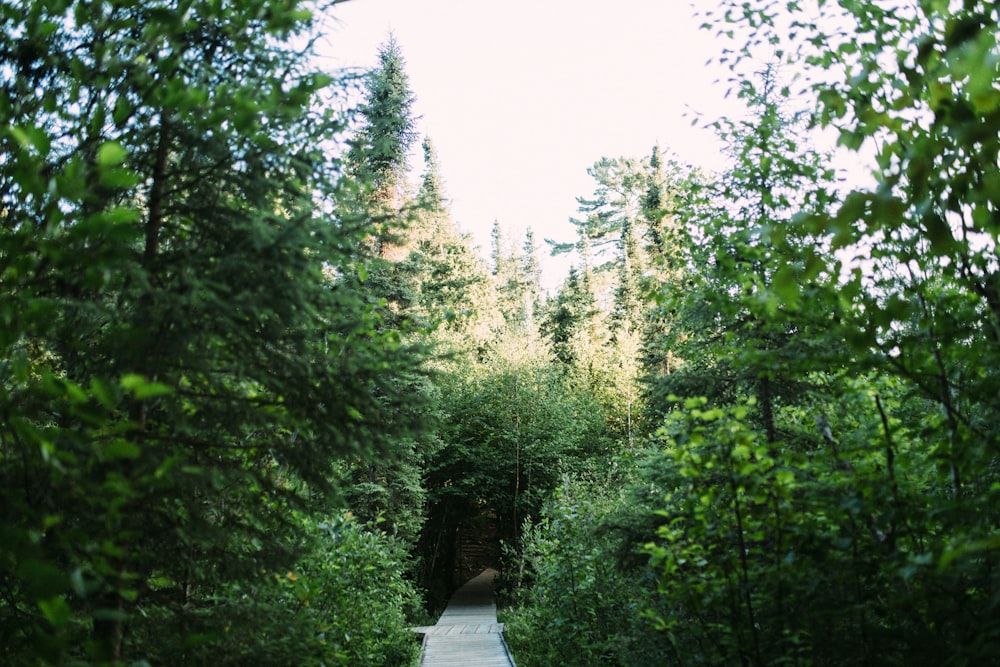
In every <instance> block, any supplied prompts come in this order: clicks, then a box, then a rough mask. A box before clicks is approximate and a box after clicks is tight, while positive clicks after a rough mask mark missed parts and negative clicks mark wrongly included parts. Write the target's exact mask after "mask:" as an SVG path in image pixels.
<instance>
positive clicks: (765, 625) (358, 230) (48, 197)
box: [0, 0, 1000, 667]
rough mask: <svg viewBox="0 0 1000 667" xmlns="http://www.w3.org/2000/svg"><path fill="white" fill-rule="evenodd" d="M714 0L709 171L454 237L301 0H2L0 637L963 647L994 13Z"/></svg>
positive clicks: (654, 151) (814, 654)
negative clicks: (454, 615) (483, 252)
mask: <svg viewBox="0 0 1000 667" xmlns="http://www.w3.org/2000/svg"><path fill="white" fill-rule="evenodd" d="M718 4H719V8H718V9H714V10H713V11H711V12H705V14H704V16H703V18H704V21H705V24H706V28H707V29H709V30H713V31H716V32H717V33H718V34H719V36H720V52H719V58H720V60H722V61H723V62H724V63H726V64H727V65H728V66H729V67H730V68H731V71H732V75H733V78H732V82H731V88H732V94H733V96H735V97H736V98H737V99H739V100H740V101H741V102H742V103H743V104H744V107H745V113H744V115H742V116H739V117H724V118H719V119H713V120H712V121H710V123H711V126H712V127H713V128H714V129H715V130H716V132H717V134H718V137H719V140H720V141H721V142H722V144H723V145H724V146H725V150H726V156H727V159H728V166H727V167H726V168H725V169H723V170H720V171H718V172H713V173H709V172H706V171H704V170H701V169H698V168H696V167H694V166H691V165H688V164H684V163H683V162H682V161H680V160H679V159H678V158H677V157H676V156H675V155H673V154H672V153H671V152H670V150H669V144H668V143H667V144H663V145H656V144H655V143H654V142H653V141H651V142H650V147H649V151H648V152H647V153H646V154H645V155H639V156H594V162H593V164H592V165H591V166H590V167H589V168H587V167H586V165H581V170H584V169H586V171H587V174H588V175H589V176H590V178H591V180H592V183H591V185H592V191H590V192H586V193H581V194H580V197H579V199H578V203H579V210H578V215H577V216H576V217H574V218H573V220H572V223H573V230H574V232H575V236H574V238H561V239H544V238H539V237H536V233H537V232H538V230H537V229H536V230H534V231H532V230H527V231H526V232H525V233H523V234H521V233H518V235H517V236H516V237H512V236H511V235H510V232H509V229H508V228H507V227H506V226H505V225H504V224H501V223H500V222H496V223H495V224H494V233H493V238H492V244H491V247H490V248H489V251H488V257H480V256H479V255H478V254H477V252H476V250H475V249H473V247H472V244H471V242H470V239H469V237H468V236H467V235H466V234H463V233H462V232H461V231H460V230H459V228H458V226H457V225H456V223H455V221H454V220H453V219H452V216H451V212H450V210H449V206H448V199H447V197H448V195H447V192H446V190H447V185H446V184H445V183H444V182H443V179H442V177H441V173H440V164H439V159H438V156H437V153H436V151H435V144H434V142H433V139H432V138H430V137H420V136H418V135H417V133H416V131H415V130H414V113H413V108H412V105H413V101H414V99H415V95H417V94H419V91H414V90H412V89H411V87H410V81H409V78H408V76H407V72H406V60H405V58H404V54H403V52H402V50H401V48H400V46H399V45H398V44H397V43H396V42H395V40H394V39H393V38H392V37H391V36H390V37H389V38H388V39H387V40H386V42H385V43H384V44H383V46H382V49H381V50H380V52H379V65H378V66H377V67H376V68H375V69H374V70H373V71H371V72H369V73H367V74H366V75H365V76H364V77H363V78H362V79H361V80H360V81H361V85H360V87H358V88H355V87H354V86H355V84H356V83H357V81H356V80H355V78H354V77H351V76H343V77H342V76H341V75H339V74H336V73H334V74H331V73H328V72H324V71H323V70H322V69H320V68H319V67H318V65H317V63H319V62H322V61H321V60H318V59H317V58H315V57H314V56H315V54H313V53H312V52H311V48H312V45H313V44H315V39H316V38H318V37H319V36H320V29H321V28H322V26H323V23H322V18H323V16H324V13H323V12H325V11H330V12H334V13H335V9H336V7H335V5H336V3H332V5H331V6H330V7H325V6H317V5H313V4H307V3H300V2H297V1H295V0H291V1H287V2H275V1H274V0H225V1H223V2H216V1H207V0H185V1H184V2H180V3H176V2H166V3H161V4H157V5H155V6H152V5H149V4H148V3H139V2H132V1H130V0H115V1H113V2H71V1H69V0H44V1H36V2H31V3H24V2H21V1H20V0H0V8H2V14H0V16H2V20H3V21H4V30H3V32H2V34H0V50H2V53H3V58H2V59H0V63H2V64H0V82H2V85H3V87H4V92H5V95H4V96H3V98H2V100H0V119H2V121H3V122H2V125H0V144H2V146H3V151H2V154H0V323H2V326H0V499H2V502H0V662H2V663H3V664H9V665H16V666H20V665H25V666H27V665H44V664H52V665H56V664H60V665H61V664H81V665H82V664H93V665H137V666H138V665H158V664H169V665H209V664H211V665H215V666H221V665H250V664H252V665H317V666H318V665H411V666H412V665H416V664H418V662H419V660H420V655H421V644H420V642H418V641H416V638H415V634H414V632H413V631H412V629H411V628H415V627H416V628H419V629H423V631H424V632H423V634H425V635H426V637H427V642H426V645H425V648H426V649H427V650H426V651H425V657H426V659H428V660H429V659H430V656H431V653H433V652H434V651H431V650H430V649H431V646H432V644H436V643H437V639H435V638H436V637H438V635H439V634H440V635H442V636H450V635H449V633H452V634H455V633H454V632H453V630H454V628H456V627H461V628H463V631H461V632H458V633H457V634H459V635H461V636H462V637H463V638H466V635H468V637H472V638H473V639H469V641H470V642H492V643H493V644H497V645H503V646H504V653H503V655H504V656H507V655H508V653H507V647H506V645H505V644H504V639H503V637H506V641H507V642H508V643H509V649H510V654H511V655H512V656H513V658H510V660H516V661H517V664H518V665H520V666H521V667H531V666H533V665H534V666H546V665H569V664H585V665H650V664H657V665H684V666H690V665H706V666H708V665H712V666H716V665H771V664H778V663H785V664H793V665H844V666H848V665H850V666H854V665H917V664H924V665H979V664H989V663H990V662H991V661H992V660H993V659H994V656H995V655H996V654H997V651H998V650H1000V626H998V621H997V619H998V618H1000V614H998V613H997V612H998V607H1000V589H998V584H1000V580H998V575H997V572H1000V568H998V567H997V565H998V563H997V558H998V552H1000V537H998V532H997V531H998V524H997V517H998V516H1000V495H998V489H1000V478H998V470H1000V468H998V465H997V464H998V453H1000V422H998V420H997V414H998V408H1000V405H998V401H1000V399H998V397H1000V374H998V371H997V370H996V369H998V368H1000V291H998V290H1000V279H998V272H1000V251H998V240H1000V238H998V237H1000V213H998V210H1000V209H998V206H1000V163H998V155H1000V83H998V82H1000V55H998V54H1000V46H998V43H997V34H998V30H997V26H998V23H1000V10H998V9H997V8H996V7H994V6H993V5H992V4H990V3H985V2H979V1H976V0H969V1H967V2H936V1H927V2H923V1H921V2H917V3H879V2H858V1H850V2H848V1H847V0H842V1H840V2H832V1H828V2H824V1H822V0H814V1H813V2H779V3H753V2H750V3H742V2H729V1H728V0H720V2H719V3H718ZM890 5H891V6H890ZM721 38H724V41H722V39H721ZM761 63H765V64H764V65H763V66H762V65H761ZM353 90H356V91H357V93H358V95H359V96H360V97H359V99H358V100H357V103H356V104H351V105H348V104H346V101H347V100H349V99H351V98H350V96H351V94H352V93H351V91H353ZM342 102H345V103H344V104H342ZM348 106H350V107H351V110H350V111H341V110H340V109H342V108H345V107H348ZM830 136H833V137H834V138H835V140H836V144H837V145H836V146H834V147H833V148H832V149H831V150H824V149H821V148H819V146H821V145H822V143H821V141H822V140H823V139H824V138H829V137H830ZM417 147H419V148H420V149H421V150H420V151H415V150H414V149H416V148H417ZM845 152H846V153H848V154H852V155H854V154H856V155H859V156H861V157H866V156H869V155H870V156H872V160H871V166H872V173H871V175H870V178H869V177H867V176H866V179H867V180H864V181H862V182H860V183H859V182H857V181H850V182H849V181H847V180H845V175H844V174H843V173H841V172H839V171H838V170H837V169H836V167H835V165H836V164H838V161H837V159H835V155H834V153H838V154H842V153H845ZM414 155H422V158H423V159H422V161H421V164H419V165H412V164H410V160H411V157H412V156H414ZM530 158H531V156H525V159H530ZM542 224H544V221H542ZM549 252H551V253H555V254H563V255H567V256H569V257H571V258H572V262H573V266H572V268H571V269H570V270H569V272H568V274H567V276H566V277H565V280H564V281H563V282H562V284H561V286H560V287H559V288H558V289H556V290H554V291H552V292H551V293H547V292H546V291H545V290H544V289H543V288H542V285H541V280H540V266H541V262H543V261H544V256H545V255H546V254H547V253H549ZM484 568H490V569H489V570H488V572H489V577H488V578H489V584H490V585H491V587H492V590H493V591H494V592H495V595H496V601H497V603H498V604H499V610H500V611H499V613H500V618H499V619H497V618H495V617H492V618H491V619H490V621H489V623H472V622H471V621H468V620H466V621H463V622H461V623H454V622H448V623H446V622H445V621H447V620H448V618H449V616H448V614H449V611H448V609H451V607H448V606H447V603H448V601H449V600H452V602H453V603H454V602H455V598H454V597H453V596H454V595H455V594H456V590H458V591H460V592H459V593H458V596H459V598H461V597H462V596H463V595H464V594H465V593H464V592H462V591H465V592H468V589H459V586H460V585H461V584H463V583H465V582H466V581H467V580H468V579H469V578H470V577H474V576H475V575H477V574H478V573H480V572H482V571H483V570H484ZM494 568H495V572H496V576H495V578H494V576H493V572H494ZM474 581H475V582H478V583H476V584H475V585H474V586H473V588H476V586H479V584H483V582H484V581H485V580H484V579H482V578H479V579H475V580H474ZM483 590H485V588H484V589H483ZM472 595H473V597H476V595H475V594H472ZM484 599H485V598H484ZM489 604H492V603H491V602H487V605H486V606H489ZM491 609H492V612H495V611H496V607H493V608H491ZM442 612H444V614H445V615H444V616H442V617H441V622H440V623H439V624H438V626H440V627H441V628H443V627H447V628H449V630H448V631H440V632H439V631H432V630H429V628H432V627H435V626H434V625H433V624H434V621H435V619H437V618H438V617H439V615H440V614H441V613H442ZM501 623H502V627H503V630H504V635H503V637H501V635H500V634H499V633H497V632H494V631H493V630H499V629H500V627H501ZM466 626H475V627H476V628H477V630H476V631H469V632H465V629H467V627H466ZM480 627H485V628H486V629H487V630H488V631H487V632H482V633H480V632H479V631H478V628H480ZM480 635H483V636H484V637H486V638H487V639H483V638H482V637H480ZM435 650H436V649H435ZM504 659H508V658H504ZM427 664H431V663H430V662H428V663H427Z"/></svg>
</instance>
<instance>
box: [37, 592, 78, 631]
mask: <svg viewBox="0 0 1000 667" xmlns="http://www.w3.org/2000/svg"><path fill="white" fill-rule="evenodd" d="M38 608H39V609H40V610H41V611H42V616H44V617H45V620H47V621H48V622H49V623H51V624H52V627H54V628H61V627H62V626H64V625H66V624H67V623H69V622H70V620H71V619H72V618H73V612H72V610H71V609H70V608H69V605H68V604H66V600H65V599H64V598H63V597H62V596H61V595H60V596H57V597H54V598H49V599H48V600H39V601H38Z"/></svg>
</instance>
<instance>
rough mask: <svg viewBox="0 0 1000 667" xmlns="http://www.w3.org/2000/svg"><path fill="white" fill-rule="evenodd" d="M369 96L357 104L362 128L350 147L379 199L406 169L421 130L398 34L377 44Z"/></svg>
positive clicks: (351, 155)
mask: <svg viewBox="0 0 1000 667" xmlns="http://www.w3.org/2000/svg"><path fill="white" fill-rule="evenodd" d="M365 90H366V96H365V101H364V104H362V106H361V108H360V109H359V112H360V115H361V127H360V129H359V130H358V133H357V135H356V136H355V138H354V140H353V142H352V144H351V149H350V152H349V156H348V157H349V161H350V162H351V166H352V169H353V170H354V172H355V174H356V175H357V176H358V177H360V178H361V179H362V180H363V181H364V182H367V183H369V184H370V186H371V188H372V190H373V192H374V196H375V199H376V200H391V199H392V198H393V197H394V196H395V195H396V194H398V193H396V192H395V190H396V188H398V186H400V185H401V184H402V182H403V181H404V179H405V177H406V172H407V169H408V155H409V151H410V148H411V146H412V145H413V142H414V141H415V140H416V137H417V134H416V132H415V131H414V129H413V124H414V117H413V109H412V107H413V102H414V101H415V99H416V96H415V95H414V94H413V92H412V91H411V90H410V80H409V76H407V74H406V61H405V59H404V58H403V54H402V51H401V50H400V47H399V44H398V43H397V42H396V38H395V37H394V36H393V35H391V34H390V35H389V38H388V39H387V40H386V42H385V43H384V44H382V46H381V47H380V48H379V62H378V66H377V67H376V68H375V69H374V70H372V71H371V72H370V73H369V75H368V78H367V79H366V81H365Z"/></svg>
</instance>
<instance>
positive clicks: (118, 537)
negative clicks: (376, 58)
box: [0, 0, 423, 665]
mask: <svg viewBox="0 0 1000 667" xmlns="http://www.w3.org/2000/svg"><path fill="white" fill-rule="evenodd" d="M0 6H2V15H3V16H4V21H5V22H6V24H5V25H6V26H7V27H6V28H5V29H4V30H3V31H2V34H0V53H2V54H3V56H2V58H3V62H4V63H5V65H4V66H3V67H2V68H0V85H2V86H3V88H4V95H3V98H4V102H2V103H0V115H2V129H0V142H2V144H3V152H4V154H5V155H8V156H12V157H11V158H10V159H4V160H0V201H2V206H0V208H2V210H3V213H2V214H0V223H2V224H0V237H2V238H0V248H2V250H0V276H2V277H0V293H2V297H0V312H2V313H3V314H2V319H3V321H4V322H5V323H6V324H5V325H4V326H3V327H0V329H2V331H0V359H3V362H2V364H0V366H2V368H3V371H2V379H0V387H2V390H0V415H2V417H0V489H2V490H0V494H2V498H0V588H2V589H3V590H4V595H3V596H2V599H0V661H2V662H4V663H5V664H12V665H18V664H39V663H40V662H48V663H52V664H66V663H70V662H72V663H82V662H86V661H90V662H94V663H99V664H124V663H125V662H129V663H132V662H136V663H140V662H144V661H147V660H148V661H150V662H164V661H167V660H169V661H172V662H177V661H180V662H184V661H190V662H192V663H197V664H208V663H210V662H213V661H218V660H219V659H221V657H222V656H228V655H238V651H239V650H242V649H237V648H236V646H237V644H238V643H239V642H240V641H242V640H241V639H240V638H239V637H237V636H236V635H235V634H227V628H229V627H232V626H234V625H238V626H240V628H241V629H245V630H247V632H248V634H250V635H256V636H266V635H268V633H271V632H272V631H274V628H275V627H278V626H282V625H287V626H297V627H301V628H302V632H303V635H302V636H303V637H305V636H310V635H311V638H310V639H309V641H303V642H294V643H293V644H294V646H284V649H285V651H284V656H283V657H282V658H280V659H278V658H273V655H274V654H273V653H270V652H264V653H262V654H261V655H260V656H259V659H260V660H261V661H262V662H268V661H273V662H284V663H285V664H287V662H288V661H292V662H299V663H302V662H307V661H309V660H315V659H322V658H321V657H320V656H323V655H327V654H325V653H324V651H333V650H334V649H333V648H330V647H328V648H323V647H322V646H320V644H319V642H316V641H315V637H316V636H318V627H319V626H318V621H317V620H316V619H315V617H312V618H311V620H309V621H308V622H307V620H306V616H305V615H303V616H296V617H295V618H294V619H293V618H292V616H293V615H295V614H297V613H298V611H297V610H299V609H301V607H296V606H293V605H291V604H289V603H288V600H287V599H283V600H282V602H281V603H280V604H275V605H274V606H272V607H270V608H268V609H267V610H266V613H258V614H251V613H247V615H246V616H242V615H241V614H242V613H243V612H244V611H245V610H247V609H248V606H247V605H248V604H250V603H248V602H247V597H246V596H247V593H246V591H248V590H256V591H260V594H261V598H260V599H261V600H263V599H264V598H269V596H270V595H271V594H272V593H273V594H275V595H276V596H279V591H280V589H278V588H277V586H278V584H277V582H276V581H275V579H274V577H273V573H274V572H276V571H278V572H287V571H289V569H290V568H291V567H292V566H293V565H294V564H295V562H296V560H297V559H298V557H299V553H298V551H299V549H300V547H302V545H303V544H305V542H306V541H307V538H306V535H305V531H304V530H303V527H302V526H303V524H304V523H308V522H310V521H315V517H316V516H317V515H320V516H321V515H322V514H324V513H326V512H332V511H336V505H335V504H334V503H333V501H332V496H331V492H333V491H334V490H335V484H334V480H335V478H336V473H337V468H338V466H339V461H341V460H342V459H343V458H344V457H346V456H356V457H362V458H365V459H370V458H375V457H376V456H386V457H391V456H394V452H393V451H392V448H391V446H389V443H391V442H393V441H396V440H398V439H403V438H406V437H408V436H409V435H411V434H414V433H419V432H421V430H422V426H421V424H422V422H423V416H422V414H421V412H422V411H421V409H420V406H419V400H420V399H419V397H414V396H409V395H406V394H408V392H407V387H406V386H405V385H404V383H402V382H400V381H399V379H400V378H402V377H405V376H407V375H408V374H412V373H416V372H417V371H418V370H419V366H420V359H421V357H420V356H419V354H417V353H416V352H415V351H414V350H412V349H410V347H409V346H408V345H405V344H403V343H402V342H401V341H400V340H399V339H398V337H394V336H391V335H386V333H385V332H384V331H383V330H382V329H381V328H380V327H379V326H378V322H377V319H376V317H375V315H374V313H373V312H372V310H371V308H370V307H369V305H368V303H367V301H366V300H365V298H364V295H362V294H359V293H358V291H357V290H356V289H354V286H353V285H352V284H350V281H348V280H346V279H345V276H350V275H356V274H358V273H359V272H363V271H364V264H365V262H366V261H367V258H365V257H364V256H362V255H360V254H358V241H359V240H360V238H361V235H362V232H363V229H360V228H359V226H358V225H356V224H355V223H354V222H353V221H352V220H353V219H352V218H351V217H350V216H348V215H344V216H343V217H341V218H340V219H338V220H330V219H328V218H326V217H324V216H323V215H322V214H321V211H320V210H318V209H317V206H316V204H315V202H316V200H317V197H320V198H325V199H326V200H327V201H330V202H338V201H339V197H340V196H341V195H342V194H343V190H341V189H339V188H338V186H337V184H336V183H335V182H334V181H333V175H334V174H336V173H337V172H338V170H339V165H338V164H337V163H336V162H335V161H333V160H331V159H330V157H329V156H327V155H324V154H323V152H322V150H321V148H320V147H321V146H322V145H323V144H324V142H325V141H327V140H328V139H329V138H330V137H332V136H333V135H334V133H336V132H337V131H339V130H340V129H341V127H342V123H341V122H340V119H338V118H337V117H335V116H333V115H331V114H328V113H326V112H323V111H321V110H319V109H318V105H317V95H318V94H319V91H321V90H322V89H323V88H324V87H326V86H328V85H329V84H330V83H332V80H331V79H330V78H329V77H327V76H325V75H323V74H321V73H319V72H316V71H314V70H313V69H312V68H311V65H309V62H310V60H309V58H308V57H307V55H308V54H305V53H302V52H300V51H299V50H297V49H295V48H292V47H291V46H290V44H292V43H294V42H297V41H298V39H299V38H302V37H307V36H308V33H309V30H310V29H311V27H312V26H313V20H314V19H313V17H312V15H311V14H310V13H309V12H308V11H306V10H305V8H304V7H303V6H302V5H301V4H300V3H297V2H291V3H289V2H273V1H271V0H238V1H236V2H231V3H216V2H199V1H195V2H189V3H186V4H185V5H184V7H183V8H182V9H178V8H167V7H163V8H160V7H156V8H150V7H147V6H145V5H143V4H141V3H110V4H109V3H97V4H94V3H90V4H76V5H74V6H73V7H72V11H67V7H68V5H67V3H60V2H54V3H53V2H40V3H23V2H19V1H16V0H7V1H4V2H3V3H2V5H0ZM328 276H335V278H334V279H333V280H331V279H330V278H329V277H328ZM405 406H410V407H412V408H413V411H409V410H408V409H404V407H405ZM279 597H280V596H279ZM269 599H271V598H269ZM255 603H256V601H255ZM303 614H305V612H303ZM327 620H328V619H327ZM327 620H325V621H324V622H327ZM272 623H273V624H274V625H273V626H272V625H271V624H272ZM254 628H256V632H253V629H254ZM243 636H244V635H240V637H243ZM195 656H197V657H195ZM268 656H271V657H268Z"/></svg>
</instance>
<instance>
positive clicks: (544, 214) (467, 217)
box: [324, 0, 734, 288]
mask: <svg viewBox="0 0 1000 667" xmlns="http://www.w3.org/2000/svg"><path fill="white" fill-rule="evenodd" d="M698 4H699V6H703V7H708V6H710V5H712V4H714V3H712V2H709V1H708V0H698ZM693 12H694V10H693V9H692V7H691V6H690V3H689V2H688V1H687V0H614V1H613V2H612V1H610V0H504V1H503V2H483V1H480V0H461V1H459V0H351V1H350V2H347V3H345V4H343V5H339V6H337V7H336V8H335V9H334V14H333V17H334V19H335V21H334V22H333V26H332V29H331V30H329V31H328V34H327V38H328V42H329V45H328V46H327V47H326V48H325V49H324V51H326V52H327V53H328V55H329V57H330V64H331V65H332V66H335V67H337V66H343V67H350V66H360V67H365V68H368V67H372V66H374V65H375V63H376V61H377V53H378V48H379V45H380V44H382V43H383V42H385V40H386V38H387V37H388V35H389V33H390V31H391V32H392V34H393V35H395V38H396V41H397V43H398V44H399V46H400V49H401V51H402V53H403V56H404V58H405V59H406V71H407V73H408V75H409V77H410V86H411V88H412V90H413V92H414V94H415V95H416V103H415V105H414V111H415V113H416V115H418V116H419V117H420V119H419V121H418V127H417V130H418V132H419V133H420V134H421V136H429V137H430V138H431V139H432V141H433V142H434V144H435V147H436V149H437V152H438V157H439V160H440V166H441V171H442V176H443V178H444V182H445V189H446V196H447V197H448V199H449V203H450V207H451V211H452V215H453V218H454V219H455V221H456V223H457V224H458V226H459V228H460V229H462V230H463V231H466V232H470V233H471V234H472V235H473V236H474V238H475V242H476V245H478V246H479V247H480V248H481V249H482V251H483V252H484V254H485V253H486V252H488V249H489V243H490V240H489V239H490V229H491V227H492V225H493V221H494V220H499V222H500V224H501V226H502V227H503V228H504V229H505V230H507V231H509V232H511V233H512V234H514V235H515V236H516V238H517V239H518V243H520V239H521V238H523V230H524V229H525V228H526V227H531V228H532V229H533V231H534V233H535V238H536V239H537V240H538V241H539V242H540V243H541V241H542V240H543V239H545V238H554V239H556V240H560V241H570V240H573V238H574V236H573V234H574V232H573V227H572V225H570V223H569V218H570V217H572V216H575V215H576V212H577V202H576V197H579V196H590V195H591V194H592V193H593V190H594V182H593V180H592V179H591V178H590V176H588V175H587V172H586V170H587V168H588V167H589V166H591V165H592V164H593V163H594V162H596V161H597V160H598V159H600V158H601V157H602V156H604V157H620V156H626V157H641V156H644V155H648V154H649V152H650V151H651V149H652V147H653V145H654V144H657V143H658V144H659V145H660V147H661V150H664V151H672V152H673V153H675V154H676V155H677V156H678V157H679V158H680V159H681V160H682V161H685V162H689V163H692V164H696V165H699V166H703V167H706V168H716V167H719V166H720V165H721V160H720V158H719V155H718V145H717V143H716V142H715V139H714V135H713V134H712V133H711V132H710V131H708V130H703V129H699V128H695V127H692V125H691V121H692V119H693V114H695V113H698V114H703V115H704V116H706V117H707V118H709V119H715V118H716V117H718V116H719V115H722V114H724V113H726V110H727V109H729V110H732V109H733V108H734V103H733V101H732V100H728V101H727V100H725V99H724V94H725V89H726V84H725V83H717V82H716V81H717V80H718V79H720V78H724V77H725V75H726V73H725V71H724V70H722V69H720V68H718V67H714V68H709V67H708V66H706V64H705V63H706V61H707V60H708V59H709V58H711V57H712V56H714V55H717V52H718V51H719V50H720V49H721V48H722V45H721V44H719V43H716V42H715V41H714V38H713V34H712V33H710V32H708V31H705V30H700V29H698V25H699V23H700V21H699V20H698V19H696V18H695V17H693ZM417 148H418V149H419V146H417ZM412 166H413V167H414V168H415V170H416V171H418V172H419V171H420V170H421V167H422V164H421V160H420V159H419V158H415V159H414V160H413V164H412ZM542 254H543V261H544V262H545V263H546V267H545V273H544V276H543V280H544V282H545V284H546V286H547V287H550V288H551V287H554V286H555V285H557V284H558V283H559V282H560V281H561V279H562V276H563V274H564V273H565V270H566V266H565V263H564V262H562V263H555V262H553V261H552V260H551V259H549V258H548V257H547V249H546V248H543V253H542Z"/></svg>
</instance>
